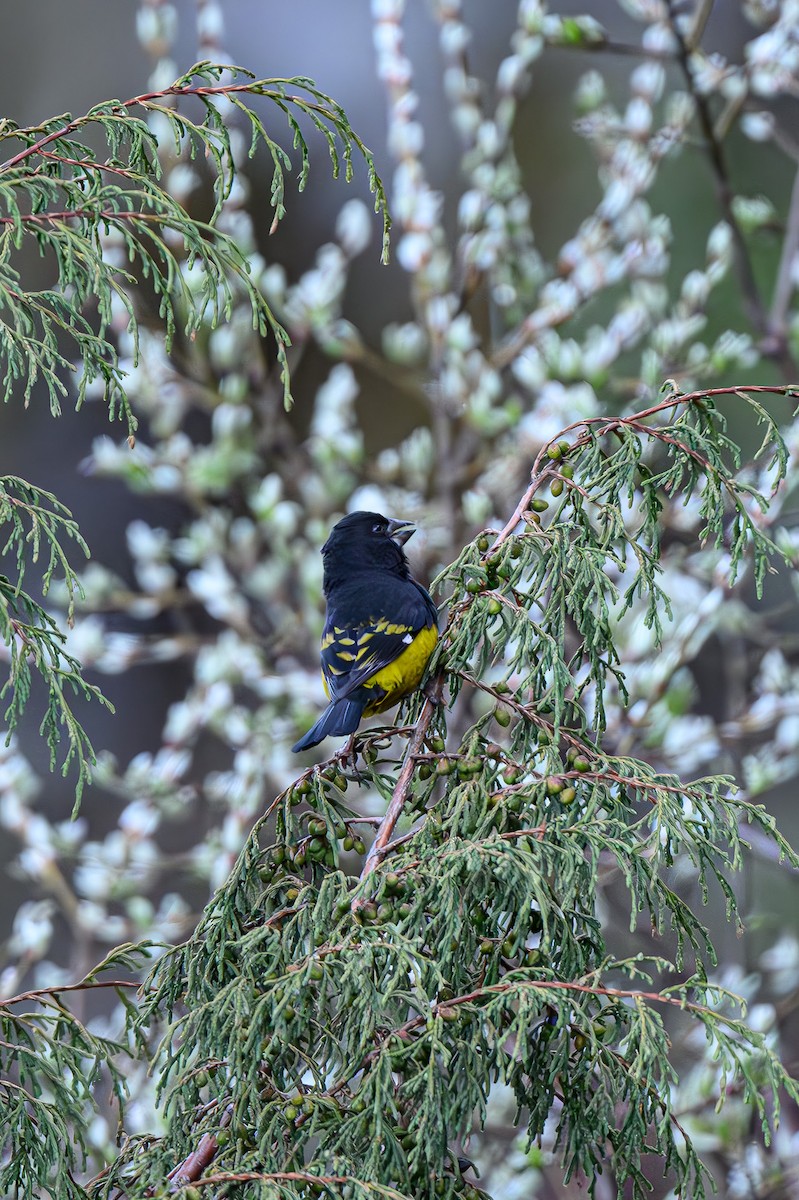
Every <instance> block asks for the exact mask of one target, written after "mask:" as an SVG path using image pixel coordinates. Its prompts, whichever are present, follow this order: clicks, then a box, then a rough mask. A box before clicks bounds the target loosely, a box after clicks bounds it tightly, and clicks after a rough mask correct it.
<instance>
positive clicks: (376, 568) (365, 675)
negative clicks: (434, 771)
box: [292, 512, 438, 751]
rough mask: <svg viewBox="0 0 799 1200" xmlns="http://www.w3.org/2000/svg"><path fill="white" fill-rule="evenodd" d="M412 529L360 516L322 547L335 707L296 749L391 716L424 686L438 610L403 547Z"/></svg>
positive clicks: (326, 659)
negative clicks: (388, 713) (381, 715)
mask: <svg viewBox="0 0 799 1200" xmlns="http://www.w3.org/2000/svg"><path fill="white" fill-rule="evenodd" d="M414 530H415V527H414V526H413V525H412V524H411V522H409V521H394V520H391V519H390V518H389V517H383V516H381V515H380V513H372V512H354V513H350V515H349V516H348V517H344V518H343V520H341V521H339V522H338V524H337V525H335V526H334V527H333V529H332V531H331V534H330V537H329V538H328V539H327V541H326V542H325V544H324V546H323V547H322V560H323V562H324V593H325V598H326V599H327V616H326V619H325V627H324V631H323V633H322V681H323V683H324V686H325V692H326V693H327V695H328V697H329V698H330V703H329V704H328V706H327V708H326V709H325V711H324V712H323V713H322V715H321V717H320V718H319V720H318V721H317V722H316V724H315V725H314V726H313V728H312V729H309V730H308V732H307V733H306V734H305V736H304V737H302V738H300V740H299V741H298V742H297V744H296V745H295V746H293V747H292V749H293V750H294V751H300V750H307V749H308V748H309V746H315V745H316V744H317V742H321V741H322V738H326V737H331V736H332V737H340V736H343V735H345V734H349V733H354V732H355V730H356V729H357V728H358V725H359V724H360V721H361V718H362V717H369V716H371V715H372V714H373V713H380V712H385V710H386V709H387V708H391V707H392V706H393V705H394V704H396V703H397V702H398V701H399V700H401V699H402V697H403V696H407V695H408V693H409V692H412V691H413V690H414V688H417V687H418V686H419V684H420V683H421V681H422V676H423V675H424V671H425V667H426V666H427V662H428V660H429V658H430V655H431V654H432V653H433V648H434V647H435V644H436V641H437V640H438V613H437V611H436V606H435V604H434V603H433V601H432V600H431V598H430V596H429V595H428V594H427V592H426V591H425V589H424V588H423V587H422V585H421V584H420V583H417V582H416V580H415V579H414V578H413V576H412V575H411V572H410V569H409V567H408V560H407V559H406V557H405V551H404V550H403V548H402V547H403V546H404V545H405V543H406V542H407V540H408V538H409V537H410V536H411V535H412V534H413V533H414Z"/></svg>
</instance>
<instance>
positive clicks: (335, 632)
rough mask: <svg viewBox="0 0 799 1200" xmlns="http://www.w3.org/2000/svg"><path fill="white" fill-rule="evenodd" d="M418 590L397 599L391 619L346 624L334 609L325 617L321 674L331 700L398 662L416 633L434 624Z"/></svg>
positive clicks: (414, 586)
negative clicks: (396, 659) (395, 660)
mask: <svg viewBox="0 0 799 1200" xmlns="http://www.w3.org/2000/svg"><path fill="white" fill-rule="evenodd" d="M422 590H423V589H418V590H417V586H416V585H415V584H414V585H413V590H412V591H411V590H410V589H409V590H408V591H407V594H406V596H403V597H398V598H397V599H399V601H400V602H399V603H397V604H395V605H392V616H391V618H388V617H378V616H370V617H368V618H363V619H361V620H360V621H358V622H357V624H356V623H353V624H349V623H346V622H345V621H344V619H343V618H342V615H341V614H339V613H337V612H336V609H335V607H334V608H333V611H332V613H331V612H329V613H328V618H327V621H326V623H325V629H324V633H323V635H322V672H323V674H324V676H325V679H326V681H327V686H328V688H329V691H330V696H331V698H333V699H341V698H342V697H345V696H350V695H352V693H353V692H354V691H355V690H356V689H357V688H359V687H361V686H362V685H363V684H364V683H366V682H367V681H368V680H369V679H370V678H371V677H372V676H373V675H375V674H376V673H377V672H378V671H380V670H382V669H383V667H387V666H388V665H389V664H390V663H392V662H393V661H394V659H395V658H398V657H399V655H400V654H402V652H403V650H406V649H407V648H408V646H409V645H410V644H411V642H412V641H413V639H414V638H415V637H416V635H417V634H418V633H419V631H420V630H422V629H429V628H431V626H432V625H434V624H435V622H436V609H435V605H433V602H432V601H431V600H430V598H429V596H427V593H426V592H424V596H425V597H427V601H428V603H425V602H424V600H423V598H422V596H421V595H420V594H419V592H420V591H422ZM431 609H432V613H431V611H430V610H431Z"/></svg>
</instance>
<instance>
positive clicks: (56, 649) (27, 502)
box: [0, 475, 113, 805]
mask: <svg viewBox="0 0 799 1200" xmlns="http://www.w3.org/2000/svg"><path fill="white" fill-rule="evenodd" d="M0 524H2V525H4V526H5V527H6V529H7V537H6V541H5V545H4V546H3V547H2V551H1V553H2V555H4V556H8V557H9V558H10V559H11V560H12V562H13V567H14V573H15V575H16V582H12V580H11V579H10V578H9V577H8V575H0V641H2V644H3V646H4V647H5V649H6V654H7V657H8V662H9V672H8V678H7V679H6V680H5V682H4V683H3V686H2V688H0V699H2V700H6V701H7V705H6V708H5V712H4V714H3V716H4V720H5V723H6V730H7V733H6V744H8V741H9V739H10V738H11V735H12V734H13V732H14V730H15V728H16V726H17V724H18V723H19V721H20V719H21V717H22V714H23V713H24V711H25V709H26V707H27V705H28V702H29V701H30V698H31V691H32V688H33V680H34V676H35V675H37V674H38V675H39V677H40V678H41V679H42V681H43V683H44V685H45V688H46V690H47V701H46V706H45V712H44V716H43V718H42V722H41V726H40V732H41V734H42V736H43V737H44V739H45V741H46V743H47V746H48V749H49V752H50V767H51V769H52V768H53V767H54V766H55V764H56V761H57V758H58V753H59V749H60V748H61V745H62V743H65V751H64V754H63V763H62V772H63V774H64V775H66V774H67V772H68V771H69V769H70V767H71V766H72V765H73V763H74V764H76V765H77V769H78V774H77V780H76V805H77V804H78V803H79V802H80V798H81V795H82V792H83V788H84V785H85V784H86V783H87V782H88V780H89V777H90V774H91V768H92V765H93V764H94V761H95V759H94V751H93V749H92V745H91V741H90V740H89V737H88V735H87V733H86V731H85V729H84V728H83V726H82V724H81V723H80V721H79V720H78V719H77V717H76V715H75V713H74V711H73V707H72V705H73V700H72V697H73V696H79V697H81V698H82V699H84V700H91V699H95V700H97V701H99V702H100V703H101V704H103V705H105V707H106V708H109V709H111V710H112V711H113V706H112V705H111V704H110V703H109V701H108V700H107V699H106V698H105V697H104V696H103V694H102V692H101V691H100V689H99V688H98V687H96V686H95V685H94V684H90V683H87V682H86V680H85V679H84V678H83V673H82V667H81V664H80V662H79V661H78V659H77V658H76V657H75V656H74V655H73V654H70V653H69V652H68V651H67V649H66V644H67V634H66V633H65V631H64V630H63V629H62V628H61V626H60V625H59V623H58V621H57V620H56V619H55V617H53V616H52V614H51V613H50V612H48V611H47V609H46V608H45V607H44V606H43V605H42V604H41V603H40V602H39V601H38V600H36V599H35V598H34V597H33V596H32V595H31V593H30V592H29V591H26V590H24V589H23V587H22V584H23V581H24V579H25V577H26V574H27V573H28V572H29V571H30V569H31V567H33V566H36V567H41V577H40V581H39V587H40V589H41V594H42V595H43V596H46V595H47V593H48V591H49V589H50V585H51V583H52V581H53V577H54V575H55V574H56V572H57V573H58V576H59V579H60V580H61V581H62V582H63V585H64V587H65V590H66V594H67V597H68V619H69V620H70V621H71V618H72V613H73V610H74V606H75V600H76V597H78V596H81V595H82V591H81V586H80V583H79V580H78V577H77V575H76V573H75V570H74V568H73V566H72V564H71V562H70V559H69V558H68V556H67V553H66V551H65V549H64V543H65V542H66V541H71V542H73V543H74V544H75V545H76V546H77V548H78V550H79V551H81V552H82V553H83V554H86V555H88V553H89V550H88V546H87V545H86V543H85V541H84V540H83V538H82V536H81V534H80V531H79V530H78V526H77V524H76V522H75V520H74V519H73V517H72V515H71V513H70V512H69V510H68V509H67V508H65V506H64V505H63V504H61V502H60V501H59V500H57V499H56V497H55V496H54V495H53V494H52V492H48V491H45V490H44V489H42V488H37V487H34V486H33V485H31V484H30V483H27V482H26V481H25V480H24V479H20V478H18V477H17V476H15V475H4V476H2V477H0Z"/></svg>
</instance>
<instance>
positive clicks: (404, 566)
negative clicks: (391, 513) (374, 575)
mask: <svg viewBox="0 0 799 1200" xmlns="http://www.w3.org/2000/svg"><path fill="white" fill-rule="evenodd" d="M414 529H415V527H414V525H413V524H412V523H411V522H410V521H395V520H392V519H391V518H390V517H384V516H382V515H381V514H380V513H373V512H354V513H350V514H349V516H347V517H342V519H341V520H340V521H339V522H338V524H337V525H334V526H333V528H332V530H331V531H330V537H329V538H328V539H327V541H326V542H325V544H324V546H323V547H322V557H323V559H324V564H325V592H327V590H328V588H329V587H330V586H331V584H333V583H336V582H338V581H339V580H344V579H349V578H351V577H352V575H353V574H354V573H355V572H358V571H370V570H378V571H389V572H391V574H394V575H399V576H400V577H401V578H403V579H406V578H407V577H408V575H409V570H408V560H407V559H406V557H405V552H404V550H403V549H402V547H403V546H404V545H405V543H406V542H407V540H408V538H409V537H410V536H411V535H412V534H413V532H414Z"/></svg>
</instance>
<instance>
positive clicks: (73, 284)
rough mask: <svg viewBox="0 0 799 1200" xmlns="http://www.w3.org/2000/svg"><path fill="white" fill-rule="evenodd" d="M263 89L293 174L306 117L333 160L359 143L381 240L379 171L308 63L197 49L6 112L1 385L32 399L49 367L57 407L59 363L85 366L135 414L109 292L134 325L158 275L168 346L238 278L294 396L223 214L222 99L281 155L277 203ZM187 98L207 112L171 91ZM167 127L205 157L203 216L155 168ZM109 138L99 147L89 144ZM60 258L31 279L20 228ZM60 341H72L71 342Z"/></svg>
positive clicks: (193, 327) (345, 158)
mask: <svg viewBox="0 0 799 1200" xmlns="http://www.w3.org/2000/svg"><path fill="white" fill-rule="evenodd" d="M260 97H263V98H265V99H266V100H268V101H269V102H270V103H271V104H272V105H273V106H275V107H277V108H278V109H279V110H280V111H281V112H282V114H283V115H284V117H285V119H286V121H287V122H288V126H289V130H290V132H291V136H292V138H293V142H294V146H295V148H297V149H298V150H299V151H300V153H301V166H300V169H299V172H298V177H297V183H298V186H299V188H300V189H302V188H303V187H304V186H305V183H306V180H307V178H308V171H309V167H310V160H309V151H308V143H307V140H306V136H305V134H304V132H303V122H304V124H305V127H306V128H307V127H309V126H310V127H312V128H313V129H315V130H316V131H317V132H318V133H320V134H321V135H322V137H323V138H324V140H325V142H326V143H327V146H328V149H329V152H330V157H331V161H332V167H333V173H334V175H338V174H339V173H340V172H342V170H343V173H344V175H345V177H346V179H347V180H349V179H350V178H351V176H352V170H353V165H352V160H353V154H355V155H358V156H360V157H361V158H363V160H364V161H365V163H366V165H367V167H368V171H369V183H370V187H371V188H372V190H373V192H374V194H375V204H376V208H377V209H378V210H379V211H381V212H382V214H383V238H384V240H383V247H384V255H385V254H386V253H387V245H388V242H387V238H388V229H389V220H388V215H387V210H386V200H385V194H384V191H383V185H382V183H381V181H380V179H379V178H378V176H377V174H376V172H375V169H374V162H373V159H372V155H371V152H370V151H369V150H368V148H367V147H366V146H365V145H364V144H363V142H362V141H361V139H360V138H359V137H358V135H357V134H356V133H355V131H354V130H353V129H352V128H351V127H350V124H349V121H348V120H347V117H346V114H345V113H344V111H343V110H342V109H341V107H340V106H339V105H338V104H336V102H335V101H334V100H333V99H332V98H331V97H329V96H327V95H325V93H324V92H321V91H319V89H318V88H316V87H315V86H314V84H313V83H312V81H311V80H308V79H305V78H300V77H298V78H294V79H267V80H258V79H256V78H255V77H254V76H253V75H252V73H251V72H248V71H245V70H243V69H241V68H238V67H223V66H220V65H218V64H213V63H207V62H206V63H198V64H197V65H196V66H194V67H193V68H192V69H191V70H190V71H188V72H187V73H186V74H185V75H184V76H182V77H181V78H180V79H178V80H176V81H175V83H174V84H172V85H171V87H169V88H166V89H164V90H163V91H159V92H151V93H147V94H144V95H141V96H135V97H133V98H131V99H129V100H125V101H120V100H109V101H105V102H104V103H102V104H98V105H96V106H95V107H94V108H93V109H91V110H90V111H89V112H88V113H86V114H85V115H83V116H80V117H72V116H71V115H70V114H68V113H67V114H64V115H63V116H59V117H54V118H52V119H51V120H49V121H47V122H46V123H45V124H43V125H40V126H34V127H30V128H21V127H18V126H17V125H15V124H14V122H13V121H10V120H5V121H3V122H2V124H0V148H2V149H4V150H7V151H8V157H7V158H6V159H5V160H4V161H1V162H0V368H1V369H0V375H2V378H3V380H4V383H3V387H2V397H3V399H4V400H6V401H7V400H8V399H9V398H10V397H11V396H12V395H16V394H17V393H19V392H21V394H22V395H23V397H24V400H25V403H26V404H27V403H28V401H29V400H30V398H31V395H32V393H33V388H34V386H35V384H36V383H37V381H41V382H42V383H43V384H44V385H45V388H46V390H47V393H48V395H49V398H50V406H51V409H52V411H53V412H54V413H57V412H59V411H60V406H61V401H62V400H63V399H64V397H65V396H66V395H67V383H66V381H65V378H64V377H65V375H68V374H69V373H70V372H73V371H74V370H75V364H74V363H73V362H72V360H71V359H70V358H69V357H68V354H70V353H74V355H75V356H76V359H77V364H78V365H79V368H80V373H79V377H78V386H77V403H78V406H80V405H81V404H82V402H83V400H84V398H85V395H86V390H87V388H88V387H89V386H90V385H93V384H95V382H96V383H97V384H99V385H100V388H101V391H102V393H103V395H104V396H105V398H106V401H107V403H108V405H109V411H110V413H111V416H112V417H113V416H114V415H118V416H121V417H123V418H124V419H125V420H126V421H127V423H128V426H129V428H130V429H134V428H135V425H136V421H135V418H134V416H133V413H132V411H131V408H130V404H129V401H128V398H127V395H126V392H125V382H124V379H125V372H124V370H123V369H122V366H121V365H120V362H119V359H118V357H117V355H116V352H115V350H114V347H113V340H112V336H111V334H112V330H113V327H114V303H115V302H116V303H118V304H121V306H122V309H123V311H124V312H125V314H126V317H127V321H128V328H129V329H130V330H131V331H132V333H133V334H134V336H135V334H136V331H137V328H138V317H137V312H136V308H135V305H134V303H133V300H132V293H131V290H130V288H131V285H134V284H136V283H140V282H141V281H144V282H145V284H146V285H147V286H149V288H150V289H151V290H152V292H153V293H154V295H155V299H156V302H157V305H158V311H159V317H160V320H161V322H162V323H163V327H164V331H165V345H166V349H167V351H169V349H170V347H171V344H172V340H173V338H174V335H175V332H176V330H178V329H179V328H182V329H183V330H184V331H185V333H186V334H187V335H193V334H196V333H197V331H198V330H200V329H201V328H202V327H204V326H215V325H217V324H218V323H219V322H220V321H222V320H229V319H230V316H231V313H232V310H233V302H234V297H235V296H236V295H239V294H241V293H242V292H243V294H244V295H245V297H246V299H247V301H248V302H249V305H250V307H251V310H252V319H253V328H255V329H258V330H259V331H260V332H261V333H266V332H267V331H270V332H271V334H272V335H273V337H274V340H275V345H276V350H277V354H278V359H279V361H280V364H281V369H282V379H283V385H284V395H285V401H286V405H287V406H288V405H289V403H290V400H291V396H290V392H289V374H288V366H287V362H286V346H287V345H288V344H289V338H288V335H287V333H286V331H285V330H284V329H283V327H282V326H281V325H280V323H279V322H278V321H277V320H276V319H275V317H274V316H273V314H272V312H271V310H270V308H269V305H268V304H267V302H266V300H265V299H264V297H263V295H262V293H261V291H260V290H259V288H258V285H257V281H254V280H253V279H252V278H251V276H250V268H249V265H248V263H247V261H246V259H245V258H244V257H243V256H242V254H241V252H240V250H239V249H238V247H237V245H236V243H235V241H234V240H233V238H231V237H230V236H228V235H227V234H225V233H224V232H223V231H222V230H220V229H219V227H218V225H217V223H216V221H217V217H218V216H219V213H220V210H221V206H222V204H223V203H224V201H225V199H226V198H227V196H228V195H229V193H230V189H231V187H232V185H233V180H234V178H235V163H234V157H233V150H232V146H231V135H230V129H229V127H228V125H227V124H226V122H225V119H224V116H223V114H222V111H221V106H225V105H229V104H230V105H233V106H234V107H235V108H236V109H237V110H238V112H239V113H241V114H242V115H243V117H244V118H245V120H246V121H247V123H248V125H249V127H250V130H251V134H252V142H251V147H250V153H251V154H254V153H255V151H256V150H257V149H258V147H259V146H263V147H264V148H265V149H266V151H267V153H268V154H269V155H270V157H271V160H272V164H273V177H272V188H271V203H272V207H273V208H274V210H275V220H276V221H278V220H280V218H281V217H282V216H283V215H284V212H285V206H284V192H285V173H286V171H287V170H288V171H290V170H291V167H292V163H291V159H290V156H289V155H288V154H287V152H286V151H285V150H284V149H283V147H282V146H281V145H280V144H279V143H278V142H276V141H275V140H274V138H272V137H270V136H269V134H268V133H267V131H266V128H265V126H264V124H263V121H262V120H261V117H260V116H259V114H258V112H257V111H256V110H255V109H254V107H253V102H254V101H255V100H256V99H257V98H260ZM178 100H182V101H183V102H184V103H188V102H189V101H194V102H195V103H196V104H197V105H198V106H199V109H200V119H199V120H192V119H191V117H189V116H188V115H186V114H185V113H184V112H178V110H177V109H176V108H175V107H174V105H175V104H176V102H177V101H178ZM154 117H155V118H157V119H158V120H160V121H161V122H162V123H163V124H164V125H165V126H166V128H167V129H168V130H169V132H170V133H171V135H172V138H173V139H174V147H173V149H174V155H175V157H176V158H177V159H183V160H185V161H193V160H195V159H202V160H204V161H205V162H206V163H207V164H208V165H209V166H210V167H211V171H212V183H213V189H214V206H213V209H212V211H211V212H210V214H209V216H208V219H207V220H206V221H202V220H198V219H197V218H196V217H194V216H191V215H189V213H187V211H186V210H185V208H184V207H183V206H182V204H181V203H180V202H179V201H178V200H176V199H175V198H174V197H173V196H171V195H170V194H169V192H168V191H167V190H166V189H165V187H164V186H163V184H162V181H161V171H162V167H161V162H160V159H159V140H158V136H157V134H156V132H154V129H153V125H152V120H153V118H154ZM98 137H99V138H100V140H101V143H102V144H103V152H102V153H98V152H97V150H96V149H94V148H93V145H92V143H93V141H94V140H95V139H97V138H98ZM109 239H111V240H113V239H115V240H116V242H117V244H118V246H119V248H120V258H121V260H122V261H126V262H127V263H128V264H129V265H128V267H127V268H126V267H123V266H122V265H121V264H120V263H118V262H116V261H115V259H114V257H112V256H109V255H108V254H107V253H106V251H105V248H104V241H105V242H106V243H108V242H109ZM29 240H32V241H33V242H34V243H35V244H36V246H37V248H38V251H39V253H40V254H41V255H42V256H43V257H46V258H50V259H51V260H52V262H53V263H54V265H55V271H54V275H55V278H56V280H57V283H56V285H55V286H53V287H50V288H44V289H41V290H37V291H32V290H28V289H26V288H25V286H24V284H23V283H22V281H21V278H20V272H19V269H18V267H17V265H16V263H15V257H16V255H17V253H18V252H19V250H20V249H21V248H22V247H23V245H24V243H25V242H26V241H29ZM65 346H66V347H67V349H66V350H65Z"/></svg>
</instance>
